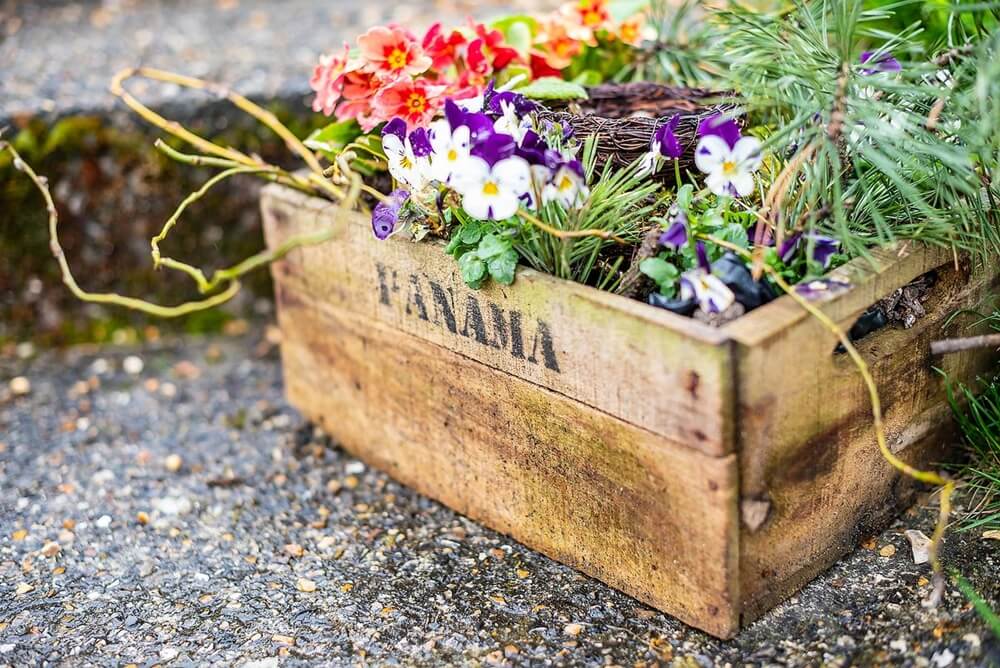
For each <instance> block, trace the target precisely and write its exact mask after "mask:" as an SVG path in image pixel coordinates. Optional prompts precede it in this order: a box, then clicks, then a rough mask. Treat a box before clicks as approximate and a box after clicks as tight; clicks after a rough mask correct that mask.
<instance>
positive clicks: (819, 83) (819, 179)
mask: <svg viewBox="0 0 1000 668" xmlns="http://www.w3.org/2000/svg"><path fill="white" fill-rule="evenodd" d="M891 17H892V12H891V11H890V9H888V8H887V9H886V10H885V11H882V10H872V9H863V8H862V5H861V3H857V2H852V1H851V0H818V1H815V2H805V1H804V0H796V1H795V2H794V3H792V9H791V10H789V11H786V12H778V13H773V14H759V13H754V12H752V11H748V10H745V9H742V8H740V7H738V6H736V5H734V6H733V8H732V9H730V10H729V11H726V12H722V13H720V14H719V21H720V24H721V25H722V26H724V28H725V29H724V30H723V31H722V32H723V33H724V35H725V38H724V39H723V40H720V43H719V48H720V50H721V51H722V52H723V53H725V54H726V55H727V56H728V57H730V58H731V59H732V66H731V68H730V69H729V74H730V76H729V79H728V84H729V85H730V86H731V87H733V88H735V89H737V90H739V92H740V93H742V95H743V97H744V100H745V103H746V107H747V110H748V111H749V113H750V118H751V122H752V124H757V123H759V124H762V125H763V126H764V127H763V132H764V134H766V142H765V149H766V150H770V151H772V152H773V154H774V155H776V156H778V157H780V158H782V159H783V160H785V161H786V162H785V163H784V164H785V165H786V166H787V170H786V171H787V173H786V175H785V176H786V177H787V178H785V179H783V180H782V181H780V182H779V183H778V186H777V192H776V193H775V194H776V198H775V199H774V200H773V201H772V204H773V207H772V210H771V211H765V212H764V213H765V214H767V215H769V216H770V217H771V218H772V220H774V221H775V222H777V223H779V224H781V225H784V226H785V227H786V229H790V228H796V229H806V230H816V231H819V232H821V233H824V234H828V235H831V236H833V237H835V238H837V239H839V240H840V241H841V242H842V244H843V248H844V251H845V252H846V253H848V254H849V255H864V254H865V253H866V252H867V249H868V248H869V247H871V246H872V245H879V244H885V243H890V242H893V241H895V240H898V239H920V240H922V241H925V242H928V243H932V244H940V245H949V246H957V247H959V248H963V249H968V250H971V251H975V252H979V253H983V254H985V253H987V252H997V251H1000V243H998V242H1000V232H998V225H1000V222H998V218H997V216H998V214H997V211H996V210H995V208H993V209H992V210H991V207H989V206H988V205H986V204H984V203H983V198H984V197H987V198H988V201H992V200H993V199H994V198H995V196H996V192H995V191H996V184H995V183H989V182H988V185H987V187H986V188H985V192H984V188H983V177H984V175H986V173H987V172H986V170H984V165H983V163H982V162H980V161H979V160H978V159H977V158H978V157H979V154H978V152H977V151H976V149H974V148H973V147H972V146H970V145H969V143H968V141H969V140H971V139H973V138H972V137H966V135H967V134H970V133H972V132H973V130H972V129H971V128H969V129H963V128H966V126H967V125H969V124H971V125H973V126H975V125H976V124H977V123H976V119H977V118H978V116H979V114H980V112H979V111H978V110H977V111H976V112H975V113H973V112H972V111H971V108H972V106H974V105H975V104H976V103H977V102H976V100H974V99H972V98H973V96H974V95H975V93H974V92H972V91H965V90H963V89H962V87H961V86H958V85H956V86H954V87H949V86H948V85H946V84H945V83H942V81H941V78H940V77H945V79H947V76H948V75H947V74H941V73H939V70H942V68H945V69H955V68H954V67H952V64H951V63H947V62H946V63H943V64H940V63H935V62H934V61H933V60H932V59H929V58H927V57H926V54H923V53H922V46H921V45H920V43H919V42H917V41H916V40H915V37H916V36H917V35H918V34H919V28H917V27H914V28H910V29H907V30H905V31H903V32H902V33H900V34H892V33H886V32H884V31H882V30H880V29H879V25H880V22H883V21H885V20H886V19H889V18H891ZM865 48H867V49H869V50H870V51H874V53H873V55H872V56H871V59H870V61H869V63H868V64H862V63H861V61H860V53H861V51H862V50H864V49H865ZM979 50H980V51H981V53H980V55H979V58H978V59H977V60H978V63H979V64H980V65H982V66H988V64H989V62H990V59H995V56H996V50H995V47H992V46H989V45H988V44H986V43H984V44H983V45H981V47H979ZM890 53H892V54H894V55H896V56H897V57H902V56H904V54H907V55H911V56H914V58H913V59H911V60H909V61H905V60H904V62H903V63H902V71H901V72H898V73H897V72H882V71H875V70H877V69H878V68H877V67H874V68H873V64H874V63H878V62H880V61H881V60H882V59H884V58H887V57H888V56H889V54H890ZM970 67H971V66H970ZM958 69H962V68H961V67H959V68H958ZM953 75H954V73H953ZM959 75H961V72H959ZM983 85H985V86H996V85H997V84H996V83H995V82H992V83H991V82H985V81H984V82H983ZM992 99H994V100H995V99H996V98H995V97H993V98H992ZM991 138H992V139H993V141H995V137H991ZM987 181H988V180H987Z"/></svg>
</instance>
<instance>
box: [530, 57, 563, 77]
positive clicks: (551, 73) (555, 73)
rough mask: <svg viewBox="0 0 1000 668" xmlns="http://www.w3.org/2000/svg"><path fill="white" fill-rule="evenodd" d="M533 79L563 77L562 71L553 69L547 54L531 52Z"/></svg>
mask: <svg viewBox="0 0 1000 668" xmlns="http://www.w3.org/2000/svg"><path fill="white" fill-rule="evenodd" d="M530 64H531V78H532V79H541V78H542V77H562V70H560V69H558V68H555V67H552V65H550V64H549V60H548V58H547V57H546V54H544V53H540V52H538V51H532V52H531V63H530Z"/></svg>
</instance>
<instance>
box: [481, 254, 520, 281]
mask: <svg viewBox="0 0 1000 668" xmlns="http://www.w3.org/2000/svg"><path fill="white" fill-rule="evenodd" d="M488 267H489V270H490V276H492V277H493V280H494V281H496V282H497V283H500V284H502V285H510V284H511V283H513V282H514V270H515V269H516V268H517V252H516V251H515V250H514V249H512V248H511V249H508V250H506V251H504V252H503V253H501V254H500V255H497V256H496V257H494V258H492V259H490V261H489V263H488Z"/></svg>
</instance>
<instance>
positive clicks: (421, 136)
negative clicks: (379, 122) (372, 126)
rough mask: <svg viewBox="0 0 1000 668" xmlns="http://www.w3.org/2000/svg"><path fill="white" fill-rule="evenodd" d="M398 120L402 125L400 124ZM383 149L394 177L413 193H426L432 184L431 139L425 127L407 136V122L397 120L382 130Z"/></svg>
mask: <svg viewBox="0 0 1000 668" xmlns="http://www.w3.org/2000/svg"><path fill="white" fill-rule="evenodd" d="M397 121H398V123H397ZM382 150H383V152H385V157H386V160H387V161H388V163H389V173H390V174H392V177H393V178H394V179H396V180H397V181H399V182H400V183H403V184H405V185H407V186H409V187H410V188H411V189H413V190H422V189H423V188H424V186H426V185H427V183H428V182H429V181H430V176H431V153H432V152H433V148H432V147H431V142H430V138H429V137H428V134H427V131H426V130H425V129H423V128H416V129H415V130H413V131H412V132H410V133H409V134H407V133H406V123H404V122H403V121H402V119H399V118H396V119H393V120H392V121H390V122H389V123H387V124H386V126H385V128H384V129H383V130H382Z"/></svg>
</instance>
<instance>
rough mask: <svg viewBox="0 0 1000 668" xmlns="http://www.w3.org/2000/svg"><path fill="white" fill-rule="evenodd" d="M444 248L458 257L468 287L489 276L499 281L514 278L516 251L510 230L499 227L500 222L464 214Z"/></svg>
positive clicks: (512, 280) (500, 225)
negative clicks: (472, 217)
mask: <svg viewBox="0 0 1000 668" xmlns="http://www.w3.org/2000/svg"><path fill="white" fill-rule="evenodd" d="M445 250H446V252H447V253H448V254H449V255H451V256H452V257H454V258H455V259H457V260H458V269H459V271H460V272H461V274H462V280H463V281H465V284H466V285H468V286H469V287H470V288H473V289H479V288H480V287H482V285H483V283H485V282H486V280H487V279H489V278H492V279H493V280H494V281H496V282H497V283H500V284H502V285H510V284H511V283H513V282H514V270H515V269H516V268H517V252H515V251H514V248H513V242H512V230H505V229H503V226H502V224H497V223H489V222H483V221H478V220H472V219H468V218H465V219H464V221H463V222H462V223H461V224H460V225H459V226H457V227H456V228H455V229H454V231H453V232H452V235H451V240H450V241H449V243H448V246H447V248H446V249H445Z"/></svg>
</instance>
